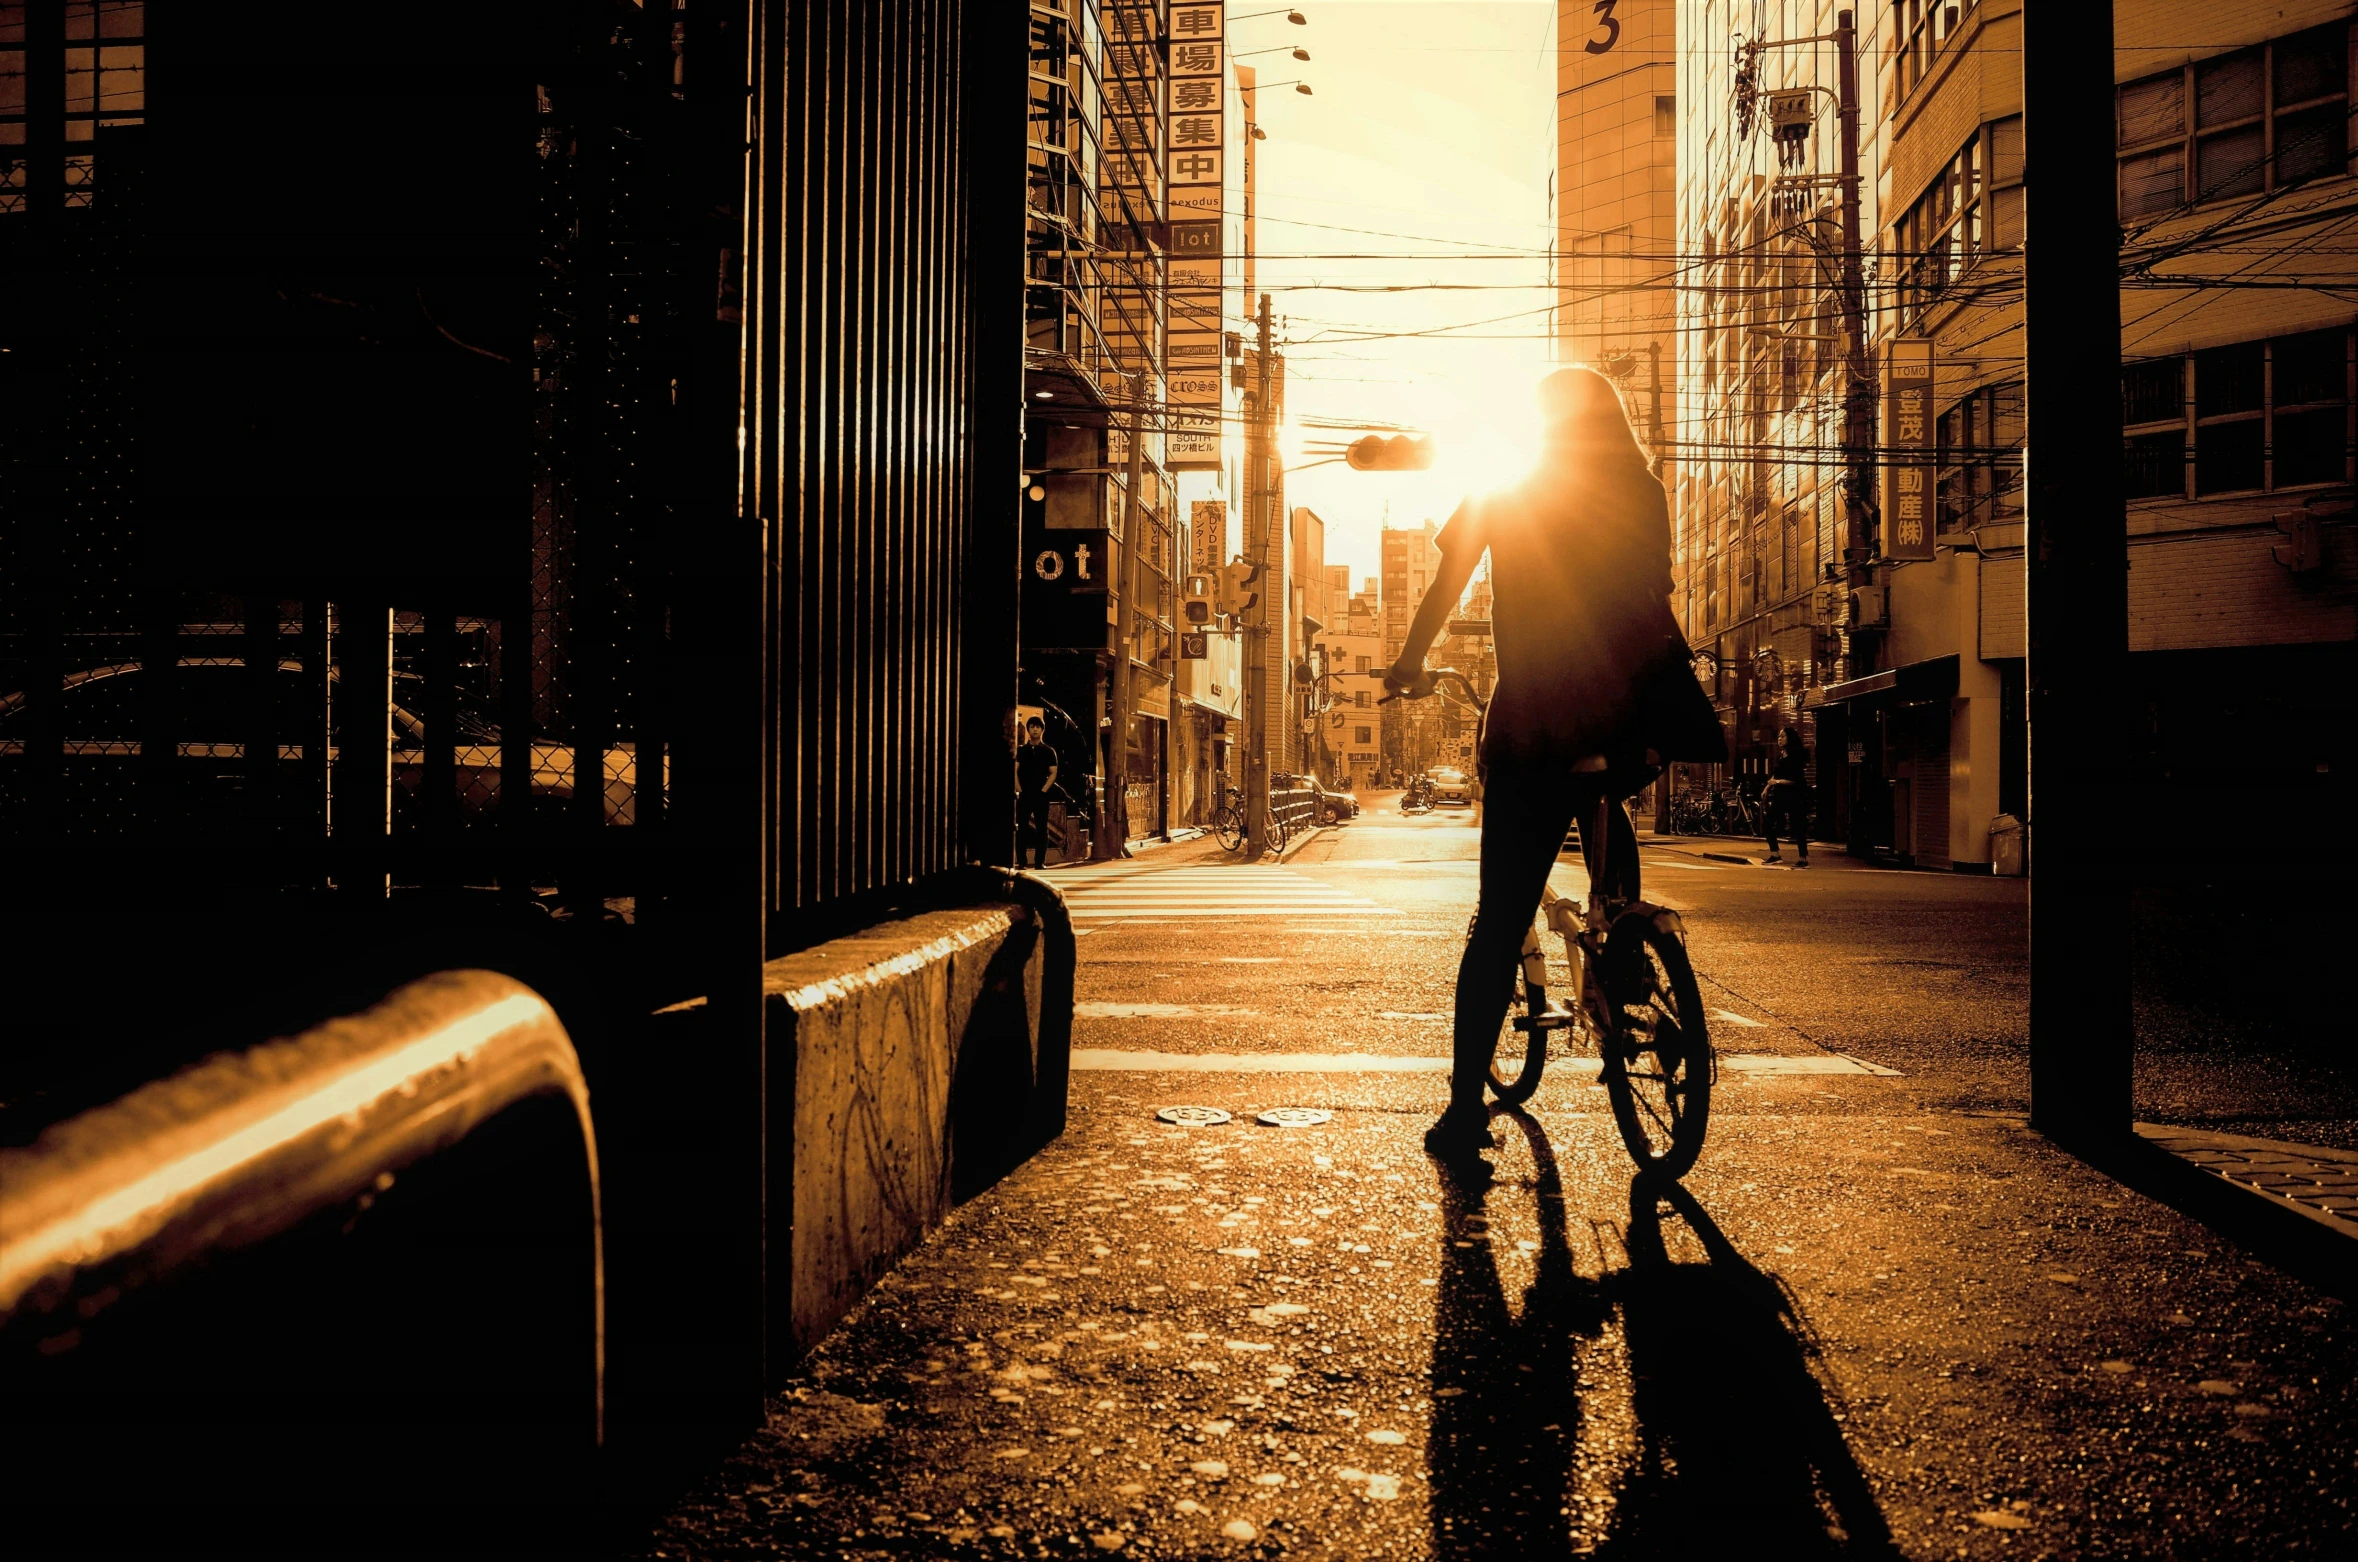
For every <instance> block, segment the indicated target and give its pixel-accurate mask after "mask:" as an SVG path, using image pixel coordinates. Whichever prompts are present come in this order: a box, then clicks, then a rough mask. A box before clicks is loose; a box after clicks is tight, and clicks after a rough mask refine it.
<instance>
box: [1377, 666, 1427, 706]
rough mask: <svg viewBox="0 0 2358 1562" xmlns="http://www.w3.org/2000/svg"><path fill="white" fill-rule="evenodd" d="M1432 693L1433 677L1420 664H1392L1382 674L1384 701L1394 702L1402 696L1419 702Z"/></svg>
mask: <svg viewBox="0 0 2358 1562" xmlns="http://www.w3.org/2000/svg"><path fill="white" fill-rule="evenodd" d="M1432 692H1433V675H1432V674H1431V673H1428V672H1426V671H1425V669H1424V667H1423V666H1422V665H1421V664H1413V663H1410V662H1408V661H1406V660H1402V661H1397V662H1394V663H1393V664H1392V665H1391V667H1390V668H1389V669H1388V670H1387V671H1386V672H1385V673H1384V699H1385V700H1387V701H1389V700H1396V699H1399V698H1401V697H1402V696H1403V695H1405V696H1407V697H1408V698H1409V699H1412V700H1421V699H1423V698H1424V697H1425V696H1426V695H1428V694H1430V693H1432Z"/></svg>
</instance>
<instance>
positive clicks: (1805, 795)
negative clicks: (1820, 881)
mask: <svg viewBox="0 0 2358 1562" xmlns="http://www.w3.org/2000/svg"><path fill="white" fill-rule="evenodd" d="M1767 802H1768V807H1767V809H1766V810H1765V813H1766V823H1765V826H1764V828H1765V830H1766V832H1767V835H1768V860H1769V861H1771V862H1782V861H1784V859H1783V858H1782V857H1780V856H1778V855H1777V837H1778V836H1779V835H1780V834H1782V835H1785V836H1788V837H1790V838H1791V839H1792V842H1793V847H1794V850H1795V851H1797V852H1798V853H1799V854H1800V858H1801V860H1800V861H1799V862H1797V863H1795V864H1794V866H1795V867H1799V868H1806V867H1808V866H1809V749H1808V747H1807V746H1806V745H1804V744H1803V743H1802V741H1801V729H1800V728H1798V727H1787V728H1786V729H1785V751H1784V752H1783V753H1781V754H1779V755H1778V756H1777V762H1776V764H1775V765H1773V766H1771V767H1770V769H1769V784H1768V798H1767ZM1780 824H1781V825H1783V826H1784V827H1785V828H1784V829H1783V830H1779V829H1778V828H1777V827H1778V826H1779V825H1780Z"/></svg>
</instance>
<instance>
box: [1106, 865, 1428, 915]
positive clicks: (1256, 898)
mask: <svg viewBox="0 0 2358 1562" xmlns="http://www.w3.org/2000/svg"><path fill="white" fill-rule="evenodd" d="M1065 907H1066V909H1067V910H1069V911H1070V912H1071V913H1072V917H1073V920H1074V921H1076V922H1082V921H1089V922H1110V921H1116V920H1122V921H1143V920H1149V919H1159V920H1168V921H1192V920H1195V919H1197V918H1205V917H1396V916H1398V915H1400V913H1399V912H1397V911H1395V910H1393V909H1392V908H1391V907H1389V906H1380V905H1378V904H1376V903H1375V902H1374V901H1372V900H1369V899H1367V898H1366V897H1365V896H1362V895H1354V894H1352V893H1351V892H1350V891H1348V890H1342V889H1337V888H1335V887H1334V886H1333V885H1331V884H1326V883H1322V882H1321V881H1319V880H1317V879H1314V878H1311V877H1309V876H1308V875H1307V874H1302V873H1297V872H1295V871H1294V870H1293V869H1291V868H1280V867H1239V868H1168V869H1164V870H1163V871H1161V872H1156V873H1140V874H1132V875H1129V876H1126V877H1123V878H1120V879H1116V880H1112V881H1110V882H1107V883H1105V884H1087V883H1083V884H1077V885H1074V886H1073V887H1072V888H1071V889H1069V890H1067V891H1066V892H1065Z"/></svg>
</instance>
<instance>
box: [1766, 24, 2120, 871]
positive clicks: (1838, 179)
mask: <svg viewBox="0 0 2358 1562" xmlns="http://www.w3.org/2000/svg"><path fill="white" fill-rule="evenodd" d="M2108 3H2109V0H2108ZM1825 43H1830V44H1832V45H1833V46H1834V54H1835V92H1834V107H1835V127H1836V143H1837V147H1838V156H1839V158H1840V162H1839V164H1838V168H1839V171H1838V172H1837V173H1836V175H1835V184H1836V186H1837V188H1838V191H1839V199H1840V202H1841V212H1842V269H1841V275H1840V290H1841V294H1842V299H1841V302H1842V335H1843V375H1842V378H1843V387H1842V453H1843V469H1844V476H1843V484H1842V516H1843V548H1842V559H1843V579H1844V581H1845V583H1846V585H1847V586H1849V587H1851V588H1856V587H1859V586H1864V585H1869V584H1871V583H1872V582H1873V579H1874V572H1875V563H1874V560H1875V540H1874V527H1873V525H1872V524H1871V521H1872V515H1873V511H1872V504H1873V496H1874V492H1875V399H1876V392H1875V365H1874V356H1873V353H1872V352H1871V351H1870V349H1869V347H1868V343H1867V287H1866V277H1865V265H1864V261H1863V259H1862V257H1863V255H1864V253H1865V247H1866V235H1865V233H1863V232H1862V231H1861V230H1860V226H1859V224H1860V217H1859V133H1860V132H1859V61H1858V23H1857V18H1856V14H1855V13H1854V12H1850V11H1838V12H1836V13H1835V16H1834V30H1833V31H1832V32H1830V33H1821V34H1819V35H1817V36H1815V37H1810V38H1785V39H1769V40H1755V41H1754V42H1752V43H1750V44H1747V45H1745V46H1744V47H1745V49H1746V50H1747V51H1748V53H1749V54H1750V55H1751V56H1752V57H1753V59H1756V58H1757V55H1758V52H1759V51H1760V50H1762V49H1784V48H1796V47H1801V46H1805V45H1810V44H1825ZM1752 70H1753V63H1752V60H1751V59H1748V60H1747V61H1746V62H1745V63H1744V64H1742V65H1741V66H1740V68H1739V73H1738V85H1737V93H1738V97H1739V103H1738V111H1739V113H1740V114H1741V115H1742V116H1743V120H1744V122H1746V123H1748V122H1749V120H1750V117H1751V112H1752V109H1751V105H1752V103H1753V102H1755V101H1757V96H1758V91H1759V88H1758V84H1757V80H1756V79H1755V78H1754V77H1753V76H1752V74H1751V73H1752ZM1810 90H1812V91H1818V92H1823V91H1824V90H1825V89H1824V88H1823V87H1816V88H1812V89H1810ZM2106 101H2107V102H2109V101H2110V99H2106ZM2109 134H2110V132H2109V131H2108V132H2107V135H2109ZM2108 144H2109V143H2108ZM1802 182H1803V184H1804V187H1805V188H1808V187H1814V186H1815V185H1816V184H1817V183H1818V178H1817V176H1814V175H1813V176H1810V177H1809V178H1808V179H1805V180H1804V181H1802ZM1846 661H1847V664H1848V665H1847V669H1846V672H1845V676H1847V677H1851V678H1863V677H1865V676H1866V675H1867V674H1869V673H1871V672H1873V671H1874V670H1875V668H1874V665H1873V663H1874V657H1873V654H1872V652H1870V651H1868V650H1867V649H1866V647H1865V646H1864V644H1863V643H1862V642H1861V640H1860V638H1859V636H1858V635H1856V634H1855V633H1854V634H1853V635H1852V636H1851V639H1850V645H1849V650H1848V654H1847V657H1846ZM1820 764H1821V767H1823V764H1824V756H1823V755H1821V756H1820ZM1846 768H1847V767H1846ZM1822 773H1823V770H1822V768H1821V774H1822ZM1837 773H1838V774H1840V773H1844V772H1841V771H1838V772H1837ZM1849 805H1850V806H1849V816H1850V844H1851V849H1852V850H1853V851H1854V852H1856V851H1863V850H1864V849H1865V846H1866V830H1867V813H1866V810H1865V809H1863V808H1862V807H1861V806H1860V799H1858V798H1856V797H1853V798H1850V799H1849Z"/></svg>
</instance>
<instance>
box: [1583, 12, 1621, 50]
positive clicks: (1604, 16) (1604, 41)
mask: <svg viewBox="0 0 2358 1562" xmlns="http://www.w3.org/2000/svg"><path fill="white" fill-rule="evenodd" d="M1620 3H1621V0H1597V4H1596V13H1597V20H1598V21H1599V22H1600V23H1602V24H1603V25H1604V29H1605V36H1604V37H1603V38H1601V39H1599V38H1591V39H1590V40H1589V41H1588V42H1587V43H1586V44H1584V45H1582V47H1583V48H1585V49H1587V50H1588V52H1589V53H1591V54H1604V53H1607V52H1609V51H1610V50H1611V49H1612V47H1613V45H1615V44H1617V43H1619V42H1620V41H1621V23H1620V22H1618V21H1616V20H1615V19H1614V16H1613V7H1614V6H1616V5H1618V4H1620Z"/></svg>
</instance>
